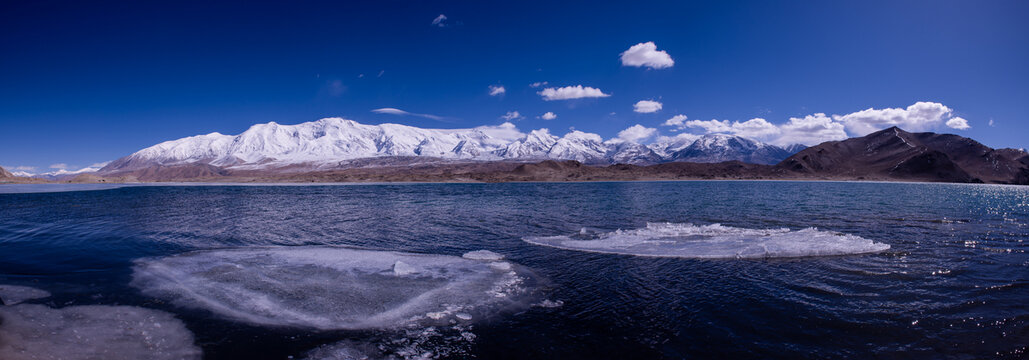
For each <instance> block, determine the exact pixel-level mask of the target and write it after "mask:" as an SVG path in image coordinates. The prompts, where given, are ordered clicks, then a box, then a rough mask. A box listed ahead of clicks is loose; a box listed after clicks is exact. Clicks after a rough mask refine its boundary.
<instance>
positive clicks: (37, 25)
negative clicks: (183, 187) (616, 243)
mask: <svg viewBox="0 0 1029 360" xmlns="http://www.w3.org/2000/svg"><path fill="white" fill-rule="evenodd" d="M441 14H442V15H445V17H446V20H444V21H442V22H439V23H437V24H434V23H433V22H434V19H437V18H438V17H439V15H441ZM1027 17H1029V2H1025V1H988V2H970V1H964V2H955V1H885V2H880V1H860V2H857V1H855V2H843V1H811V2H807V1H776V2H770V1H753V2H749V1H744V2H721V1H711V2H678V1H676V2H625V3H608V4H605V3H597V2H573V3H561V4H555V3H553V2H505V3H499V4H498V3H493V2H481V1H475V2H442V1H417V2H392V1H373V2H361V3H352V2H327V3H316V2H303V3H300V4H284V3H267V4H262V3H256V2H219V3H216V4H211V3H209V2H179V1H176V2H172V1H155V2H124V3H119V2H51V1H26V2H10V1H8V2H3V3H2V4H0V54H2V56H0V165H3V166H5V167H9V168H15V167H21V168H23V169H29V168H35V171H36V172H42V171H48V170H50V166H51V165H56V164H66V165H67V167H68V168H69V169H74V168H80V167H83V166H87V165H90V164H92V163H97V162H103V161H109V160H113V159H116V158H118V157H121V156H125V155H128V154H130V153H132V152H134V151H136V150H139V149H141V148H144V147H147V146H150V145H153V144H156V143H158V142H161V141H165V140H171V139H176V138H181V137H185V136H190V135H195V134H203V133H210V132H215V131H217V132H221V133H223V134H237V133H240V132H242V131H244V130H246V129H247V128H248V127H249V126H250V125H252V124H255V123H264V122H269V121H275V122H278V123H282V124H295V123H300V122H306V121H312V120H316V119H318V118H322V117H330V116H342V117H346V118H350V119H353V120H357V121H359V122H362V123H369V124H377V123H383V122H393V123H401V124H408V125H414V126H420V127H433V128H459V127H472V126H478V125H486V124H499V123H502V122H504V121H506V120H505V119H503V118H502V116H504V115H505V114H507V113H508V112H512V111H517V112H518V113H519V114H521V115H522V116H523V117H522V118H518V119H512V120H511V121H512V122H513V123H514V124H515V125H517V126H518V128H519V129H521V130H523V131H528V130H531V129H536V128H541V127H546V128H549V129H551V132H552V133H555V134H558V135H560V134H563V133H565V132H567V131H568V129H570V128H575V129H578V130H583V131H587V132H593V133H597V134H600V135H601V136H603V137H604V138H612V137H617V136H619V132H620V131H622V130H624V129H626V128H629V127H632V126H634V125H637V124H638V125H640V126H639V127H638V128H637V130H639V129H647V130H646V131H643V134H642V135H648V137H647V138H645V139H642V138H641V139H640V141H655V140H656V139H657V137H656V136H657V135H664V136H672V135H675V134H677V133H682V132H690V133H697V134H699V133H706V132H712V131H714V132H733V133H738V134H742V135H755V134H756V135H755V136H753V137H759V138H761V140H764V141H769V142H773V143H774V142H789V141H792V139H793V138H789V139H787V138H785V137H786V136H787V134H793V135H789V136H796V139H804V140H806V141H808V142H810V141H813V140H812V139H815V138H818V136H826V135H825V134H826V133H824V132H823V133H804V134H802V133H797V132H796V131H800V130H797V129H800V128H803V126H800V125H802V121H801V120H803V119H807V121H808V122H807V123H806V124H813V123H817V122H818V121H823V122H827V123H832V124H839V127H838V128H834V129H830V130H832V131H835V134H836V135H839V134H840V132H841V131H842V132H844V133H846V135H847V136H854V135H860V134H861V133H862V132H865V131H867V130H865V129H870V128H872V127H876V126H880V127H881V126H885V125H888V124H890V123H891V122H892V123H899V124H901V127H905V128H906V127H910V126H905V125H910V124H914V125H912V126H915V127H921V128H922V130H931V131H940V132H951V133H957V134H960V135H963V136H969V137H972V138H974V139H976V140H979V141H981V142H983V143H985V144H986V145H989V146H992V147H1016V148H1022V147H1029V140H1027V139H1029V137H1027V136H1026V134H1029V66H1026V64H1029V45H1027V44H1029V21H1025V19H1026V18H1027ZM441 25H442V26H441ZM648 42H652V43H653V44H654V45H655V47H656V50H655V51H656V52H664V54H667V57H668V58H670V59H671V60H672V61H671V63H669V62H667V61H663V60H662V56H664V55H662V54H660V53H656V52H655V51H651V52H646V51H642V52H639V53H638V54H634V55H639V56H637V57H635V58H633V57H630V59H628V60H629V61H623V58H622V56H621V54H623V53H624V52H626V51H627V50H629V49H630V47H632V46H634V45H637V44H641V43H643V44H646V43H648ZM647 55H650V56H651V57H650V59H652V61H651V62H649V63H647V62H644V63H647V64H649V66H648V65H642V66H633V65H632V64H633V63H634V62H633V61H632V60H633V59H635V60H640V59H643V58H646V56H647ZM654 56H656V57H654ZM653 59H657V60H653ZM635 63H636V64H637V65H638V64H639V61H636V62H635ZM537 82H546V85H543V86H539V87H532V86H531V84H533V83H537ZM579 85H581V86H583V87H592V88H595V89H599V91H600V92H601V93H603V94H605V95H609V96H605V97H594V98H580V99H569V100H551V101H547V100H545V99H544V96H542V95H541V94H540V93H541V92H543V91H544V89H546V88H553V89H554V90H553V91H554V92H555V93H560V94H566V93H567V91H566V90H560V88H561V87H566V86H579ZM490 86H503V87H504V90H505V91H504V93H503V95H497V96H491V95H490V91H491V88H490ZM641 100H650V101H655V102H658V103H661V109H660V110H658V111H656V112H650V113H641V112H635V111H634V104H636V103H637V102H639V101H641ZM918 102H926V103H924V104H922V105H919V106H916V107H915V108H911V109H909V108H908V107H909V106H912V105H914V104H916V103H918ZM926 104H928V105H926ZM644 107H645V106H644ZM380 108H396V109H402V110H404V111H408V112H411V113H416V114H429V115H434V116H432V117H421V116H412V115H406V116H405V115H396V114H391V113H375V112H372V110H374V109H380ZM870 108H871V109H874V110H873V111H871V112H864V113H857V114H855V113H856V112H859V111H862V110H866V109H870ZM891 109H892V110H891ZM546 112H552V113H554V114H555V115H556V116H557V117H556V118H555V119H552V120H545V119H543V118H541V115H543V114H544V113H546ZM819 113H821V114H825V115H824V116H822V117H818V116H816V114H819ZM848 114H850V116H849V117H847V115H848ZM676 115H685V120H684V119H682V118H678V119H679V120H678V121H676V120H675V119H676V118H675V116H676ZM833 115H840V116H839V117H836V118H834V117H833ZM755 118H760V119H763V121H764V122H765V123H767V124H765V123H760V124H759V123H756V122H750V123H747V121H748V120H751V119H755ZM791 118H797V119H798V121H797V122H795V123H794V125H797V126H795V127H793V128H790V129H793V130H789V129H788V128H787V126H789V124H791ZM955 118H957V119H960V120H964V122H965V123H967V125H968V127H969V128H967V129H956V128H954V127H953V126H951V127H948V126H946V124H948V122H949V121H951V120H954V119H955ZM670 119H672V120H673V121H671V122H669V120H670ZM819 119H820V120H819ZM710 120H719V121H725V122H718V123H714V122H710ZM690 121H696V122H692V123H691V122H690ZM991 122H992V125H991ZM666 123H667V124H668V125H663V124H666ZM737 123H738V125H735V124H737ZM843 124H846V127H843ZM951 124H952V125H957V126H958V127H964V126H963V125H961V124H959V123H957V122H954V123H951ZM756 125H760V126H756ZM769 125H770V126H771V127H774V128H775V129H772V128H771V127H768V126H769ZM830 125H831V124H830ZM649 129H654V130H652V131H651V130H649ZM805 129H807V128H805ZM841 129H842V130H841ZM766 130H767V131H766ZM794 130H796V131H794ZM916 130H917V129H916ZM755 131H756V132H755ZM762 131H765V132H762ZM776 131H777V132H776ZM790 131H794V132H790ZM804 131H807V130H804ZM812 134H815V135H812ZM818 134H821V135H818ZM642 135H641V136H642Z"/></svg>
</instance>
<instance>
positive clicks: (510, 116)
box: [500, 111, 525, 121]
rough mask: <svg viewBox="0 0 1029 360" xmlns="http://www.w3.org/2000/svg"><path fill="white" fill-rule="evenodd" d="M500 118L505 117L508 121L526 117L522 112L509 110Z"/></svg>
mask: <svg viewBox="0 0 1029 360" xmlns="http://www.w3.org/2000/svg"><path fill="white" fill-rule="evenodd" d="M500 118H501V119H504V120H507V121H511V120H521V119H523V118H525V117H524V116H522V114H519V113H518V112H517V111H508V112H507V114H504V115H503V116H501V117H500Z"/></svg>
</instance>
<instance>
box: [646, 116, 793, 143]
mask: <svg viewBox="0 0 1029 360" xmlns="http://www.w3.org/2000/svg"><path fill="white" fill-rule="evenodd" d="M664 125H666V126H677V127H678V128H679V129H685V128H700V129H703V130H704V131H705V132H707V133H714V134H732V135H738V136H742V137H745V138H750V139H758V140H769V139H771V138H773V137H774V136H776V135H779V133H780V132H781V131H780V130H779V127H777V126H775V125H774V124H772V123H770V122H768V121H767V120H765V119H762V118H754V119H750V120H747V121H744V122H739V121H733V122H730V121H729V120H686V117H685V116H682V117H681V118H679V116H676V117H673V118H671V119H668V120H667V121H665V124H664Z"/></svg>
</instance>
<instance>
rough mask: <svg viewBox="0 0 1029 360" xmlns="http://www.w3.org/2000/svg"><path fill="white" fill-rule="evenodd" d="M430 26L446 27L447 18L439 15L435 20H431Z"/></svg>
mask: <svg viewBox="0 0 1029 360" xmlns="http://www.w3.org/2000/svg"><path fill="white" fill-rule="evenodd" d="M432 26H439V27H447V16H446V15H443V14H439V16H437V17H436V18H435V19H432Z"/></svg>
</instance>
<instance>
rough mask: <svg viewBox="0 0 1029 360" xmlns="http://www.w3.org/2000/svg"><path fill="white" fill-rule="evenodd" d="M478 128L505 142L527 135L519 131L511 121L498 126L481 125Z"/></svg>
mask: <svg viewBox="0 0 1029 360" xmlns="http://www.w3.org/2000/svg"><path fill="white" fill-rule="evenodd" d="M476 129H478V130H480V131H482V132H483V133H484V134H486V135H489V137H491V138H494V139H499V140H501V141H505V142H512V141H515V140H518V139H521V138H524V137H525V134H523V133H522V132H521V131H518V128H517V127H515V125H514V124H512V123H510V122H505V123H503V124H500V125H496V126H490V125H486V126H479V127H477V128H476Z"/></svg>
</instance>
